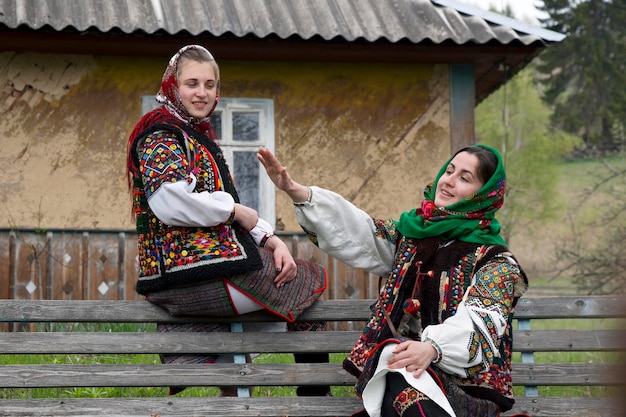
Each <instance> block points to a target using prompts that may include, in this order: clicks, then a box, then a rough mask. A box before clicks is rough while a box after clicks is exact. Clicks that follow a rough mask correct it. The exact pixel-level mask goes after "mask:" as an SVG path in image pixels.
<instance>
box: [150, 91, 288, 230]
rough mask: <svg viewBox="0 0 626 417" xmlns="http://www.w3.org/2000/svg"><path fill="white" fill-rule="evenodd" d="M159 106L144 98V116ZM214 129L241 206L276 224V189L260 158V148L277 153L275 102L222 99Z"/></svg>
mask: <svg viewBox="0 0 626 417" xmlns="http://www.w3.org/2000/svg"><path fill="white" fill-rule="evenodd" d="M156 106H158V103H156V102H155V100H154V96H143V97H142V113H146V112H148V111H150V110H152V109H153V108H155V107H156ZM211 126H212V127H213V129H214V130H215V133H216V134H217V138H218V141H219V142H218V143H219V145H220V147H221V148H222V151H223V152H224V156H225V157H226V161H227V162H228V165H229V166H230V169H231V172H232V174H233V177H234V180H235V186H236V187H237V192H238V193H239V198H240V200H241V203H242V204H244V205H246V206H248V207H252V208H254V209H255V210H257V211H258V212H259V216H260V217H261V218H263V219H265V220H267V221H269V222H270V223H274V220H275V216H276V211H275V191H274V187H273V184H272V182H271V181H270V180H269V179H268V177H267V175H266V174H265V170H263V168H262V167H261V164H260V162H259V161H257V159H256V151H257V149H258V148H259V146H265V147H266V148H269V149H270V150H271V151H274V101H273V100H271V99H249V98H224V97H220V101H219V103H218V105H217V108H216V109H215V112H214V113H213V115H211Z"/></svg>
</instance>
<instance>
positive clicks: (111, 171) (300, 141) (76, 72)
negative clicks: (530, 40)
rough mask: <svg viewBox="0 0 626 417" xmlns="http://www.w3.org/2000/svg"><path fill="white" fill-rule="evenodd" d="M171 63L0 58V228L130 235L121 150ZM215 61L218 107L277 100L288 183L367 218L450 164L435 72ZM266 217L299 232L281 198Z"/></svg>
mask: <svg viewBox="0 0 626 417" xmlns="http://www.w3.org/2000/svg"><path fill="white" fill-rule="evenodd" d="M168 58H169V57H163V58H161V59H159V58H122V57H102V56H95V57H94V56H87V55H72V56H69V55H63V56H61V55H50V54H34V53H23V54H22V53H21V54H15V53H2V54H0V164H1V165H2V170H0V212H1V213H3V215H2V216H1V217H0V228H18V227H33V228H41V229H51V228H68V229H77V228H78V229H82V228H85V229H118V228H120V229H132V228H133V224H132V222H131V220H130V214H129V213H130V199H129V197H128V193H127V188H126V180H125V176H124V175H125V172H124V170H125V150H126V141H127V137H128V133H129V132H130V131H131V129H132V127H133V126H134V124H135V122H136V121H137V120H138V118H139V117H140V115H141V99H140V98H141V96H142V95H145V94H154V93H156V91H157V90H158V86H159V83H160V79H161V75H162V72H163V70H164V68H165V64H166V63H167V60H168ZM218 62H219V63H220V67H221V72H222V91H221V93H222V96H225V97H258V98H272V99H274V110H275V131H276V151H277V154H278V156H279V158H280V159H281V160H282V161H283V162H284V163H285V165H287V166H288V167H289V169H290V172H291V174H292V176H293V177H294V178H295V179H297V180H298V181H300V182H302V183H305V184H315V185H320V186H324V187H327V188H331V189H333V190H334V191H337V192H339V193H341V194H343V195H344V196H346V197H347V198H349V199H350V200H351V201H353V202H354V203H355V204H357V205H358V206H359V207H361V208H363V209H365V210H367V211H368V212H370V213H371V214H372V215H374V216H377V217H383V218H385V217H396V216H397V215H398V214H399V213H400V212H401V211H404V210H407V209H409V208H411V207H414V206H415V205H416V204H418V202H419V201H420V200H421V197H422V189H423V186H424V185H425V184H426V182H427V181H430V180H432V179H433V177H434V175H435V173H436V172H437V170H438V168H439V166H440V165H441V163H443V162H444V161H445V160H446V159H447V157H448V152H449V149H450V138H449V136H450V135H449V118H450V117H449V107H450V106H449V99H448V97H449V82H448V71H447V68H446V67H445V66H432V65H415V64H411V65H408V64H394V65H390V64H377V63H372V64H341V63H331V64H329V63H306V62H305V63H302V62H285V63H276V62H241V61H237V62H231V61H224V62H222V61H219V57H218ZM277 219H278V222H277V223H278V224H281V225H282V227H284V229H285V230H290V231H297V230H299V228H298V227H297V225H296V223H295V217H294V216H293V210H292V207H291V204H290V203H289V201H288V200H287V199H286V198H285V197H284V196H283V195H282V194H279V195H278V197H277Z"/></svg>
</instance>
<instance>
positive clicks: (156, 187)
mask: <svg viewBox="0 0 626 417" xmlns="http://www.w3.org/2000/svg"><path fill="white" fill-rule="evenodd" d="M137 151H138V155H139V161H140V163H139V170H140V173H141V176H142V180H143V183H144V190H145V193H146V197H147V198H148V205H149V206H150V209H151V210H152V211H153V212H154V214H155V215H156V216H157V217H158V218H159V219H160V220H161V221H162V222H163V223H165V224H169V225H174V226H186V227H210V226H216V225H218V224H222V223H226V222H227V221H228V220H229V218H230V217H231V215H232V213H233V209H234V206H235V202H234V200H233V198H232V196H231V195H230V194H228V193H226V192H223V191H214V192H208V191H203V192H194V188H195V186H196V177H195V175H194V174H193V173H192V172H189V169H188V161H187V157H186V155H185V152H184V151H183V149H182V148H181V147H180V145H179V144H178V141H177V140H176V138H175V137H174V136H173V134H172V133H170V132H165V131H160V132H155V133H153V134H152V135H151V136H149V137H148V138H146V140H145V141H144V142H143V143H142V144H141V146H140V147H139V149H138V150H137Z"/></svg>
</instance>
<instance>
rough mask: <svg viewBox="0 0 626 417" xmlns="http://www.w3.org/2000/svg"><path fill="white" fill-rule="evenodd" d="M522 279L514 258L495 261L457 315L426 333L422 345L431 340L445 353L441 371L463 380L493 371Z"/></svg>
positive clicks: (480, 276)
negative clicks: (455, 375) (517, 288)
mask: <svg viewBox="0 0 626 417" xmlns="http://www.w3.org/2000/svg"><path fill="white" fill-rule="evenodd" d="M518 279H521V278H520V271H519V267H518V266H517V264H516V263H515V261H514V260H513V259H512V258H506V257H502V256H498V257H495V258H494V259H493V260H492V261H490V262H489V263H487V264H486V265H485V266H483V267H482V268H481V269H480V270H478V271H477V272H476V274H475V276H474V281H473V284H472V285H471V286H470V287H469V288H468V290H467V292H466V294H465V297H464V298H463V301H462V302H461V303H460V304H459V306H458V308H457V310H456V313H455V314H454V315H453V316H452V317H450V318H448V319H446V320H445V321H444V322H443V323H441V324H438V325H434V326H428V327H426V328H425V329H424V332H423V333H422V341H424V340H427V339H430V340H431V342H430V343H433V342H434V343H436V344H437V345H438V346H439V347H440V349H441V353H442V355H441V357H440V361H439V364H438V366H439V367H440V368H441V369H443V370H444V371H447V372H450V373H455V374H457V375H459V376H462V377H469V376H471V375H474V374H476V373H478V372H481V371H483V370H485V369H489V367H490V366H491V364H492V363H493V361H494V359H495V358H496V357H498V356H499V351H500V350H499V347H500V342H501V340H502V337H503V336H504V333H505V331H506V329H507V325H508V323H509V314H510V313H511V307H512V304H513V298H514V296H515V285H516V281H517V280H518Z"/></svg>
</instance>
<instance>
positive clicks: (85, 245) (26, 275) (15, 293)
mask: <svg viewBox="0 0 626 417" xmlns="http://www.w3.org/2000/svg"><path fill="white" fill-rule="evenodd" d="M281 238H283V239H284V240H285V241H286V242H287V244H288V245H289V246H290V248H291V250H292V253H293V254H294V256H295V257H298V258H303V259H308V260H312V261H316V262H318V263H321V264H323V265H325V266H326V268H327V270H328V275H329V288H328V290H327V291H326V294H325V297H324V298H327V299H341V298H376V296H377V293H378V292H377V287H378V277H377V276H374V275H371V274H368V273H367V272H365V271H363V270H358V269H353V268H350V267H347V266H346V265H345V264H343V263H341V262H338V261H337V260H335V259H334V258H331V257H329V256H328V255H326V254H324V253H323V252H322V251H320V250H319V249H318V248H317V247H315V246H314V245H313V244H312V243H311V242H310V241H309V240H308V239H307V238H306V236H305V235H304V234H302V233H289V234H281ZM135 239H136V237H135V234H134V232H133V231H128V230H113V231H93V230H46V231H43V230H35V229H25V230H0V277H1V279H0V298H13V299H44V300H47V299H53V300H63V299H69V300H135V299H139V298H140V296H138V295H137V294H136V293H135V290H134V287H135V281H136V277H137V271H136V257H137V248H136V240H135Z"/></svg>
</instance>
